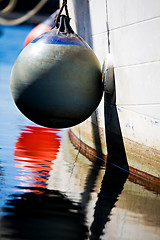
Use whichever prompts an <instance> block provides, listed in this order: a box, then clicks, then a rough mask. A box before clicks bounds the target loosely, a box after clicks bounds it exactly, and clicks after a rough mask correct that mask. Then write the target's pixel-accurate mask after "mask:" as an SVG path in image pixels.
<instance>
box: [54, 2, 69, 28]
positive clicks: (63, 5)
mask: <svg viewBox="0 0 160 240" xmlns="http://www.w3.org/2000/svg"><path fill="white" fill-rule="evenodd" d="M63 9H65V12H66V16H67V18H68V20H70V17H69V12H68V7H67V0H63V3H62V7H61V8H60V10H59V13H58V16H57V20H56V27H58V24H59V21H60V16H61V13H62V11H63Z"/></svg>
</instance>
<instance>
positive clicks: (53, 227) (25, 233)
mask: <svg viewBox="0 0 160 240" xmlns="http://www.w3.org/2000/svg"><path fill="white" fill-rule="evenodd" d="M31 190H32V192H31V193H24V194H22V195H21V196H16V197H15V198H14V199H13V200H11V201H10V202H8V205H12V206H14V208H13V210H12V211H13V212H12V213H13V215H8V216H6V217H3V220H2V230H1V231H2V236H3V237H4V239H8V240H10V239H23V240H32V239H33V240H35V239H39V240H40V239H42V240H44V239H46V240H50V239H52V240H53V239H54V240H72V239H73V240H83V239H86V234H87V227H86V226H85V225H84V216H83V214H81V213H80V206H79V205H75V204H73V202H72V201H70V200H69V199H67V198H66V197H65V196H64V195H63V194H61V193H60V192H59V191H53V190H47V189H45V190H44V189H40V188H32V189H31ZM35 192H41V194H35ZM6 211H8V209H6Z"/></svg>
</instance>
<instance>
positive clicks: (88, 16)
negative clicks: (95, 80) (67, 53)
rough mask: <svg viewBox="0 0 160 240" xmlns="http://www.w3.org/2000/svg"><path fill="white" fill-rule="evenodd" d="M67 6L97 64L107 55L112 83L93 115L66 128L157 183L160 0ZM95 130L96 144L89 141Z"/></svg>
mask: <svg viewBox="0 0 160 240" xmlns="http://www.w3.org/2000/svg"><path fill="white" fill-rule="evenodd" d="M68 5H69V6H68V7H69V9H70V12H71V13H70V15H71V17H72V21H71V24H72V26H73V28H74V29H77V33H79V35H80V36H82V37H83V38H84V39H85V40H86V41H87V42H88V43H89V45H90V46H91V47H92V49H93V50H94V52H95V54H96V55H97V57H98V59H99V61H100V63H101V65H102V66H103V64H104V63H106V60H107V58H108V56H109V55H111V56H112V59H113V67H114V79H113V81H114V84H115V89H114V92H113V93H112V94H108V93H106V92H105V93H104V98H103V99H102V102H101V104H100V105H99V107H98V109H97V110H96V112H95V115H94V114H93V115H92V117H91V118H89V119H88V120H87V121H86V122H85V123H82V124H81V125H79V126H77V127H75V128H72V132H73V133H74V135H75V136H76V137H78V138H79V139H80V140H81V141H82V142H83V143H85V144H86V145H87V146H89V147H91V148H92V149H94V150H96V149H97V148H98V150H102V153H103V154H104V155H106V156H107V155H108V156H110V159H114V160H113V162H115V161H116V164H119V165H121V166H122V165H124V166H125V165H126V166H127V164H128V166H127V167H129V169H130V170H134V171H137V174H140V175H141V176H143V177H145V178H146V177H147V176H148V179H150V177H153V178H152V180H155V182H158V184H159V177H160V173H159V169H160V114H159V112H160V94H159V92H160V81H159V75H160V61H159V59H160V51H159V49H160V48H159V42H160V32H159V30H158V29H159V27H160V14H159V13H160V2H159V1H155V2H154V3H153V2H152V1H151V0H148V1H145V0H141V1H131V2H128V1H126V0H123V1H118V0H108V1H106V0H103V1H101V2H99V1H98V0H92V1H86V0H83V1H80V0H79V1H72V0H69V1H68ZM142 9H143V11H142ZM95 16H96V17H95ZM105 70H106V69H105ZM84 126H85V127H84ZM86 126H87V127H86ZM95 129H96V130H95ZM97 129H98V130H97ZM97 131H98V134H99V143H100V144H101V147H97V143H98V142H97V140H95V133H96V132H97ZM113 152H114V154H113ZM113 155H114V156H115V155H116V156H117V157H116V159H117V160H115V157H114V156H113ZM118 159H119V160H118ZM122 159H125V160H122Z"/></svg>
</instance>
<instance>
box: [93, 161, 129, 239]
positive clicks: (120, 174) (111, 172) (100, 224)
mask: <svg viewBox="0 0 160 240" xmlns="http://www.w3.org/2000/svg"><path fill="white" fill-rule="evenodd" d="M115 176H116V177H115ZM127 177H128V173H127V172H125V171H122V170H121V169H119V168H117V167H115V166H113V165H110V164H109V163H108V164H107V165H106V171H105V175H104V178H103V181H102V186H101V190H100V193H99V195H98V200H97V202H96V206H95V212H94V220H93V223H92V225H91V228H90V229H91V236H90V239H91V240H98V239H99V238H100V236H101V235H102V234H103V229H104V227H105V224H106V223H107V222H108V221H110V218H109V215H110V212H111V210H112V208H113V207H115V203H116V202H117V200H118V196H119V194H120V193H121V191H122V190H123V186H124V184H125V182H126V180H127Z"/></svg>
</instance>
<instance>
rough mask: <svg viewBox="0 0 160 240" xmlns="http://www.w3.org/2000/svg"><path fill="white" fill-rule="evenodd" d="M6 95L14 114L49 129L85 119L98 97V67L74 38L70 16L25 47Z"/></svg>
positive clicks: (88, 50)
mask: <svg viewBox="0 0 160 240" xmlns="http://www.w3.org/2000/svg"><path fill="white" fill-rule="evenodd" d="M10 86H11V92H12V95H13V99H14V101H15V103H16V105H17V107H18V108H19V110H20V111H21V112H22V113H23V114H24V115H25V116H26V117H28V118H29V119H30V120H31V121H33V122H35V123H37V124H39V125H42V126H45V127H49V128H67V127H71V126H74V125H77V124H79V123H81V122H82V121H84V120H86V119H87V118H88V117H89V116H90V115H91V114H92V113H93V111H94V110H95V109H96V108H97V106H98V105H99V102H100V100H101V98H102V94H103V83H102V73H101V66H100V63H99V61H98V59H97V57H96V55H95V54H94V52H93V51H92V49H91V48H90V47H89V46H88V44H87V43H86V42H85V41H84V40H83V39H82V38H81V37H79V36H78V35H77V34H75V33H74V32H73V30H72V28H71V26H70V24H69V17H68V16H66V15H61V16H60V21H59V24H58V27H57V25H56V27H55V28H53V29H51V30H50V31H48V32H46V33H44V34H42V35H41V36H39V37H37V38H36V39H35V40H33V41H32V42H31V43H29V44H28V45H27V46H26V47H25V48H24V49H23V51H22V52H21V53H20V55H19V56H18V58H17V60H16V62H15V64H14V66H13V69H12V72H11V82H10Z"/></svg>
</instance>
